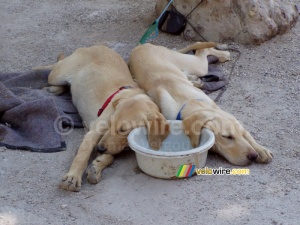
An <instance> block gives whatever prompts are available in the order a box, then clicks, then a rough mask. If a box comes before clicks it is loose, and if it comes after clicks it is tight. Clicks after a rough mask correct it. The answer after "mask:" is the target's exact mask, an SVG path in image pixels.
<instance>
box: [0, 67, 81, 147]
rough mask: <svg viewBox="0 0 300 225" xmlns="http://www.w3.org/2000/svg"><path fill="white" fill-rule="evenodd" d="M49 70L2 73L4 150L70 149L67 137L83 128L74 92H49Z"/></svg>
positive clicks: (0, 105)
mask: <svg viewBox="0 0 300 225" xmlns="http://www.w3.org/2000/svg"><path fill="white" fill-rule="evenodd" d="M49 72H50V71H48V70H40V71H29V72H26V73H10V74H6V73H0V146H6V147H7V148H10V149H24V150H30V151H36V152H56V151H62V150H65V149H66V144H65V141H64V140H63V136H62V135H65V134H67V133H69V132H70V131H71V129H72V128H74V127H82V122H81V118H80V116H79V114H78V112H77V110H76V108H75V107H74V106H73V104H72V99H71V95H70V92H66V93H64V94H63V95H60V96H54V95H52V94H50V93H48V92H47V91H45V90H42V88H43V87H45V86H47V85H48V84H47V80H48V75H49Z"/></svg>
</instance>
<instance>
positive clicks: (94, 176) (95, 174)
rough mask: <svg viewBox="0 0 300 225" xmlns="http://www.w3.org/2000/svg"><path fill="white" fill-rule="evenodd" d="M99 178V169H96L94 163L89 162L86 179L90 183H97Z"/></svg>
mask: <svg viewBox="0 0 300 225" xmlns="http://www.w3.org/2000/svg"><path fill="white" fill-rule="evenodd" d="M100 178H101V171H98V170H97V167H96V166H95V165H94V164H91V165H90V167H89V168H88V169H87V180H88V182H89V183H90V184H97V183H98V182H99V181H100Z"/></svg>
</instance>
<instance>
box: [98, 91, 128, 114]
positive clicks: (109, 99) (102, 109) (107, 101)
mask: <svg viewBox="0 0 300 225" xmlns="http://www.w3.org/2000/svg"><path fill="white" fill-rule="evenodd" d="M128 88H132V87H131V86H122V87H120V88H119V90H117V91H116V92H115V93H113V94H112V95H111V96H109V98H108V99H106V101H105V102H104V104H103V105H102V107H101V108H100V109H99V111H98V114H97V115H98V117H99V116H100V115H101V114H102V113H103V111H104V110H105V109H106V107H107V106H108V104H109V103H110V102H111V100H112V99H113V97H115V95H116V94H118V93H119V92H120V91H122V90H123V89H128Z"/></svg>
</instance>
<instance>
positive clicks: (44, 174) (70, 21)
mask: <svg viewBox="0 0 300 225" xmlns="http://www.w3.org/2000/svg"><path fill="white" fill-rule="evenodd" d="M296 2H297V3H300V1H299V0H297V1H296ZM0 6H1V7H0V15H1V20H0V40H1V41H0V46H1V47H0V49H1V51H0V60H1V71H6V72H13V71H24V70H28V69H30V68H31V67H32V66H38V65H45V64H50V63H52V62H54V61H55V60H56V57H57V55H58V54H59V53H60V52H65V53H66V54H70V53H72V51H74V50H75V49H76V48H78V47H82V46H90V45H95V44H99V43H101V42H103V41H104V42H106V43H107V44H108V45H109V46H111V47H112V48H114V49H115V50H116V51H117V52H119V53H120V54H121V55H122V56H123V57H124V58H125V59H126V58H128V56H129V53H130V50H131V49H132V48H133V47H134V46H135V45H136V44H137V42H138V40H139V38H140V37H141V35H142V34H143V32H144V31H145V29H146V27H147V25H148V24H150V23H151V22H152V21H153V20H154V19H155V17H156V15H155V13H154V6H155V4H154V1H151V0H143V1H134V0H119V1H117V0H111V1H104V0H81V1H79V0H74V1H70V0H60V1H59V0H51V1H46V0H40V1H36V0H28V1H20V0H1V3H0ZM299 40H300V23H299V22H298V23H297V24H296V26H295V27H294V28H293V29H292V30H291V31H290V32H289V33H288V34H286V35H284V36H278V37H276V38H274V39H272V40H271V41H269V42H267V43H264V44H262V45H261V46H255V47H245V46H239V45H235V46H236V47H238V48H239V50H240V51H241V52H242V57H241V58H240V60H239V61H238V64H237V67H236V70H235V72H234V74H233V77H232V80H231V83H230V85H229V88H228V90H227V91H226V93H225V94H224V96H223V97H222V99H221V101H220V102H219V105H220V106H221V107H222V108H223V109H224V110H226V111H228V112H231V113H232V114H233V115H235V116H236V117H237V118H238V119H239V120H240V121H242V123H243V124H244V126H245V127H246V128H247V129H248V130H249V131H250V132H251V133H252V134H253V136H254V137H255V138H256V139H257V141H258V142H259V143H261V144H263V145H265V146H267V147H268V148H270V149H271V150H272V151H273V153H274V156H275V158H274V160H273V162H272V163H270V164H268V165H259V164H253V165H251V166H249V168H250V170H251V175H250V176H195V177H192V178H190V179H187V180H177V181H169V180H160V179H155V178H152V177H149V176H147V175H145V174H143V173H141V172H140V171H139V170H138V169H137V163H136V160H135V156H134V153H133V152H131V151H125V152H124V153H122V154H121V155H120V156H119V157H118V158H117V159H116V161H115V163H114V164H113V165H112V166H110V167H109V168H107V169H106V170H105V171H104V173H103V176H102V180H101V182H100V183H99V184H97V185H90V184H88V183H87V182H86V180H84V181H83V186H82V190H81V192H79V193H71V192H66V191H62V190H60V189H58V188H57V184H58V182H59V180H60V178H61V177H62V176H63V175H64V174H65V172H67V170H68V168H69V166H70V164H71V161H72V159H73V157H74V155H75V153H76V151H77V148H78V146H79V144H80V142H81V140H82V137H83V134H84V133H85V131H84V130H83V129H75V130H74V131H73V132H72V133H71V134H70V135H68V136H67V137H66V139H67V146H68V149H67V150H66V151H64V152H59V153H51V154H39V153H31V152H26V151H18V150H8V149H4V148H0V224H3V225H4V224H10V225H11V224H56V225H57V224H72V225H73V224H172V225H174V224H239V225H240V224H272V225H277V224H278V225H279V224H285V225H293V224H294V225H296V224H299V221H300V216H299V205H300V186H299V180H300V179H299V178H300V169H299V160H300V150H299V143H300V141H299V134H300V119H299V118H300V117H299V116H300V101H299V100H300V99H299V98H300V97H299V96H300V74H299V71H300V63H299V57H300V50H299V49H300V41H299ZM154 43H156V44H159V45H164V46H167V47H170V48H174V47H175V48H180V47H183V46H185V45H187V44H189V43H190V42H187V41H185V40H184V39H183V38H182V37H175V36H169V35H165V34H160V36H159V37H158V38H157V39H156V40H155V41H154ZM230 66H231V63H226V64H225V67H224V68H225V69H226V71H228V70H229V68H230ZM207 166H209V167H220V166H221V167H223V168H224V167H228V168H234V166H232V165H230V164H229V163H228V162H226V161H225V160H224V159H222V158H221V157H220V156H217V155H215V154H210V155H209V156H208V160H207Z"/></svg>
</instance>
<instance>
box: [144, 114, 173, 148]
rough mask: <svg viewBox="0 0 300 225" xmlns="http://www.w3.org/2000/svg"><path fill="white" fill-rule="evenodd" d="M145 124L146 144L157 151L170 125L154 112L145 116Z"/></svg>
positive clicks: (168, 131) (167, 133)
mask: <svg viewBox="0 0 300 225" xmlns="http://www.w3.org/2000/svg"><path fill="white" fill-rule="evenodd" d="M145 124H146V127H147V131H148V142H149V145H150V147H151V148H152V149H154V150H158V149H159V148H160V147H161V145H162V142H163V141H164V140H165V139H166V138H167V136H168V135H169V133H170V125H169V124H168V122H167V120H166V119H165V118H164V116H163V115H162V114H161V113H159V112H157V111H155V112H150V113H148V114H147V116H146V118H145Z"/></svg>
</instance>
